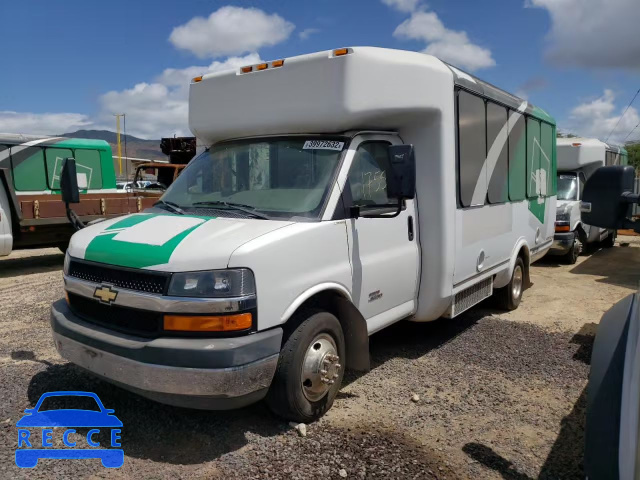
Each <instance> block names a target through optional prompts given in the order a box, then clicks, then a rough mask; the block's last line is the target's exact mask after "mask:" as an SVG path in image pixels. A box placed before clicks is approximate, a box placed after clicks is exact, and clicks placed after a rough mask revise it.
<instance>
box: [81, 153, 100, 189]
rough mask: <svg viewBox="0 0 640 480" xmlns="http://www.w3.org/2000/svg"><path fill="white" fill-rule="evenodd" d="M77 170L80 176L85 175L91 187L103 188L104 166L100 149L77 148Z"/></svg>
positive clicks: (87, 183)
mask: <svg viewBox="0 0 640 480" xmlns="http://www.w3.org/2000/svg"><path fill="white" fill-rule="evenodd" d="M74 158H75V159H76V172H77V175H78V177H80V176H82V175H84V176H85V180H86V185H88V187H89V189H100V188H102V168H101V167H100V152H99V151H98V150H81V149H76V151H75V156H74Z"/></svg>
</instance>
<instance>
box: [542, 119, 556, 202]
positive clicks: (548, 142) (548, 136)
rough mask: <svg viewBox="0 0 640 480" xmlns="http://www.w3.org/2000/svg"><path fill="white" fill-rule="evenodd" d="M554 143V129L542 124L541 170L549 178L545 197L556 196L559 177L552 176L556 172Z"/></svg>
mask: <svg viewBox="0 0 640 480" xmlns="http://www.w3.org/2000/svg"><path fill="white" fill-rule="evenodd" d="M553 141H554V135H553V127H552V126H551V125H549V124H548V123H544V122H542V123H541V125H540V145H541V149H540V168H541V169H542V170H543V171H544V172H545V174H546V177H547V182H546V183H547V185H546V189H545V190H544V193H543V194H544V195H555V194H556V181H557V176H556V175H551V172H553V171H554V170H555V169H554V168H553V163H554V161H555V159H554V158H553ZM541 193H542V191H541Z"/></svg>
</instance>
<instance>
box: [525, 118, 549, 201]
mask: <svg viewBox="0 0 640 480" xmlns="http://www.w3.org/2000/svg"><path fill="white" fill-rule="evenodd" d="M541 173H542V172H541V171H540V122H539V121H538V120H536V119H534V118H527V197H529V198H535V197H537V196H538V195H539V194H540V188H541V181H542V179H543V178H544V177H543V176H541ZM544 180H545V187H544V188H545V192H546V178H544Z"/></svg>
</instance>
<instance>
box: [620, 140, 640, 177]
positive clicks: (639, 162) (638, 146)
mask: <svg viewBox="0 0 640 480" xmlns="http://www.w3.org/2000/svg"><path fill="white" fill-rule="evenodd" d="M624 148H626V149H627V152H628V153H629V165H633V168H635V169H636V172H640V143H628V144H626V145H625V146H624Z"/></svg>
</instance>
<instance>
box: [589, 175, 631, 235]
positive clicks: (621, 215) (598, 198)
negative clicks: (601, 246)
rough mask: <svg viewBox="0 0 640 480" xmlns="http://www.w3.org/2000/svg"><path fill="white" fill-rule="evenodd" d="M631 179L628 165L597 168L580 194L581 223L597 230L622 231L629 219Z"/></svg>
mask: <svg viewBox="0 0 640 480" xmlns="http://www.w3.org/2000/svg"><path fill="white" fill-rule="evenodd" d="M634 179H635V170H634V168H633V167H631V166H624V167H623V166H619V165H616V166H609V167H600V168H599V169H597V170H596V171H595V172H593V174H592V175H591V177H589V179H588V180H587V183H586V184H585V186H584V192H583V194H582V200H583V201H582V205H584V206H582V205H581V211H582V220H583V221H584V222H585V223H586V224H587V225H594V226H596V227H600V228H610V229H618V228H623V226H624V224H625V220H626V219H627V218H631V203H632V202H630V200H632V199H630V198H629V195H632V194H633V183H634ZM589 207H590V208H589Z"/></svg>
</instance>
